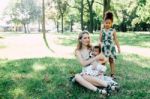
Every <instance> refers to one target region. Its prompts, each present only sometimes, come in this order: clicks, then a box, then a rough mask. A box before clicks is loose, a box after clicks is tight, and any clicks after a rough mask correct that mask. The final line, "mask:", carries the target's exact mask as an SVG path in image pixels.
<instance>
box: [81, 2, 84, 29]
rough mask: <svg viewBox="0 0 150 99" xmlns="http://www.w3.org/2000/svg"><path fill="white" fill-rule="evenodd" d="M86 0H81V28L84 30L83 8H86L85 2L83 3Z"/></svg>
mask: <svg viewBox="0 0 150 99" xmlns="http://www.w3.org/2000/svg"><path fill="white" fill-rule="evenodd" d="M83 1H84V0H81V29H82V31H83V30H84V25H83V9H84V4H83Z"/></svg>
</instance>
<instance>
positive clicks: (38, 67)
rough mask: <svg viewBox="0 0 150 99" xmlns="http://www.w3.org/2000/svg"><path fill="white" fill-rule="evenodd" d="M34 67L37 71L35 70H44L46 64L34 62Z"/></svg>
mask: <svg viewBox="0 0 150 99" xmlns="http://www.w3.org/2000/svg"><path fill="white" fill-rule="evenodd" d="M32 68H33V71H35V72H38V71H43V70H45V69H46V67H45V66H44V65H42V64H36V63H35V64H33V66H32Z"/></svg>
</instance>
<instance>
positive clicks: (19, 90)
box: [12, 88, 25, 98]
mask: <svg viewBox="0 0 150 99" xmlns="http://www.w3.org/2000/svg"><path fill="white" fill-rule="evenodd" d="M24 93H25V90H24V89H22V88H15V89H14V90H13V91H12V94H13V95H14V97H16V98H17V97H19V96H23V95H24Z"/></svg>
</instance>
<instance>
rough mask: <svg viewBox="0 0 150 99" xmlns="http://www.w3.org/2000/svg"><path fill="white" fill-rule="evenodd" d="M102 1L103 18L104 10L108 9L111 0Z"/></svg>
mask: <svg viewBox="0 0 150 99" xmlns="http://www.w3.org/2000/svg"><path fill="white" fill-rule="evenodd" d="M103 2H104V10H103V19H104V17H105V12H106V11H108V10H110V2H111V0H103Z"/></svg>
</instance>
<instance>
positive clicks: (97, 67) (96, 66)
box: [82, 46, 107, 76]
mask: <svg viewBox="0 0 150 99" xmlns="http://www.w3.org/2000/svg"><path fill="white" fill-rule="evenodd" d="M100 53H101V48H100V46H94V47H93V51H92V53H91V54H90V57H95V56H96V55H98V54H100ZM106 61H107V59H106V58H105V59H100V60H98V61H94V62H93V63H91V64H90V65H89V66H87V67H85V68H84V70H83V71H82V73H83V74H87V75H91V76H100V75H101V76H103V74H104V72H105V71H106V66H104V65H101V64H102V63H105V62H106Z"/></svg>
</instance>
